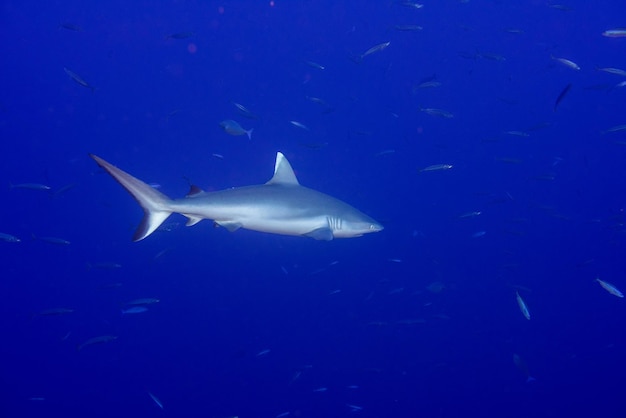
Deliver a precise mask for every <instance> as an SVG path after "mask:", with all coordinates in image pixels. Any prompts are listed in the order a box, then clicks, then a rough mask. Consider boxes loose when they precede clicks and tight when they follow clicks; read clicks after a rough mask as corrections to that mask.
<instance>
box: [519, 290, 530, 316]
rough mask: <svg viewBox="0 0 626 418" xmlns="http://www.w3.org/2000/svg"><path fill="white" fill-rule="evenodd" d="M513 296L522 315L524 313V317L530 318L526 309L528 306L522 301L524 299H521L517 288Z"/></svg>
mask: <svg viewBox="0 0 626 418" xmlns="http://www.w3.org/2000/svg"><path fill="white" fill-rule="evenodd" d="M515 297H516V299H517V305H518V306H519V310H520V311H521V312H522V315H524V318H526V319H528V320H530V311H529V310H528V306H526V302H524V299H522V297H521V296H520V294H519V292H518V291H517V290H516V291H515Z"/></svg>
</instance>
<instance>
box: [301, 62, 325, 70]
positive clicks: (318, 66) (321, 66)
mask: <svg viewBox="0 0 626 418" xmlns="http://www.w3.org/2000/svg"><path fill="white" fill-rule="evenodd" d="M304 63H305V64H306V65H308V66H309V67H312V68H317V69H318V70H324V69H326V67H324V66H323V65H320V64H318V63H316V62H313V61H304Z"/></svg>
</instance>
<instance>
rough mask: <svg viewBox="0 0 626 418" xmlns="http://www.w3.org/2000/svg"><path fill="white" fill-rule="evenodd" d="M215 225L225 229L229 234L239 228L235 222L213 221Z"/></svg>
mask: <svg viewBox="0 0 626 418" xmlns="http://www.w3.org/2000/svg"><path fill="white" fill-rule="evenodd" d="M215 223H216V224H217V225H219V226H221V227H224V228H226V229H227V230H228V231H230V232H235V231H236V230H238V229H239V228H241V224H240V223H239V222H235V221H215Z"/></svg>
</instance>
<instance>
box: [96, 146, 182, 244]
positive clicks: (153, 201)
mask: <svg viewBox="0 0 626 418" xmlns="http://www.w3.org/2000/svg"><path fill="white" fill-rule="evenodd" d="M89 156H90V157H91V158H93V159H94V160H95V161H96V163H98V165H99V166H100V167H102V168H104V170H105V171H106V172H107V173H109V174H110V175H111V176H112V177H113V178H114V179H115V180H116V181H117V182H118V183H119V184H121V185H122V186H123V187H124V188H125V189H126V190H127V191H128V193H130V194H131V195H132V196H133V198H134V199H135V200H136V201H137V203H139V205H140V206H141V207H142V209H143V211H144V217H143V219H142V220H141V223H140V224H139V226H138V227H137V230H136V231H135V235H133V241H141V240H142V239H144V238H146V237H147V236H148V235H150V234H152V233H153V232H154V231H155V230H156V229H157V228H158V227H159V225H161V224H162V223H163V221H165V220H166V219H167V218H168V217H169V216H170V215H171V214H172V212H173V210H172V208H171V199H170V198H169V197H167V196H166V195H164V194H163V193H161V192H159V191H158V190H156V189H154V188H153V187H150V186H149V185H147V184H146V183H144V182H143V181H141V180H139V179H137V178H135V177H133V176H131V175H130V174H128V173H126V172H125V171H123V170H120V169H119V168H117V167H116V166H114V165H113V164H110V163H108V162H107V161H105V160H103V159H102V158H100V157H98V156H96V155H93V154H89Z"/></svg>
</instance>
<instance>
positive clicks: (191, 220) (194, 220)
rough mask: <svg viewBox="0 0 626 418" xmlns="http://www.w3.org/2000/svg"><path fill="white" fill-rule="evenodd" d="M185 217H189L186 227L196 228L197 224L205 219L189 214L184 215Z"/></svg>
mask: <svg viewBox="0 0 626 418" xmlns="http://www.w3.org/2000/svg"><path fill="white" fill-rule="evenodd" d="M184 215H185V216H186V217H187V223H186V224H185V226H194V225H195V224H197V223H198V222H200V221H201V220H202V219H203V218H200V217H198V216H194V215H187V214H184Z"/></svg>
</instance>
